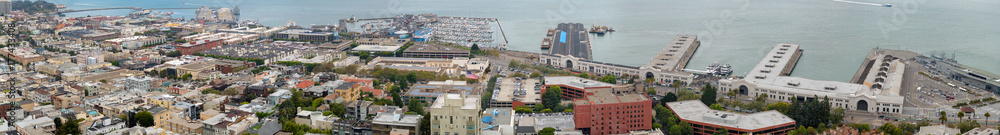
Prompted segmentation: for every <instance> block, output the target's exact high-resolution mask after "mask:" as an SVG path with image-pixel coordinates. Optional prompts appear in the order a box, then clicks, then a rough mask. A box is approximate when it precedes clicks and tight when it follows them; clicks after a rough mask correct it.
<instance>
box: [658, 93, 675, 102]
mask: <svg viewBox="0 0 1000 135" xmlns="http://www.w3.org/2000/svg"><path fill="white" fill-rule="evenodd" d="M674 101H677V94H674V93H673V92H668V93H667V95H666V96H663V99H662V100H661V101H660V102H662V103H667V102H674Z"/></svg>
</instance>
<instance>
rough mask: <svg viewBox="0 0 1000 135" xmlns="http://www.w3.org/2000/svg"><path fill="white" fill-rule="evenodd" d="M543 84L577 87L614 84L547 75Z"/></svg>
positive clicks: (575, 77) (609, 85) (574, 77)
mask: <svg viewBox="0 0 1000 135" xmlns="http://www.w3.org/2000/svg"><path fill="white" fill-rule="evenodd" d="M545 85H566V86H572V87H576V88H579V89H585V88H592V87H611V86H615V85H614V84H610V83H605V82H601V81H596V80H590V79H586V78H580V77H577V76H549V77H545Z"/></svg>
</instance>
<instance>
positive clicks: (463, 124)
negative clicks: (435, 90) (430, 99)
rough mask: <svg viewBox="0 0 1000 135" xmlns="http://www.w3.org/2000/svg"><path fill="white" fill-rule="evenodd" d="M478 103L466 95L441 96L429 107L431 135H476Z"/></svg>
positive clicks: (450, 94)
mask: <svg viewBox="0 0 1000 135" xmlns="http://www.w3.org/2000/svg"><path fill="white" fill-rule="evenodd" d="M479 109H480V101H479V98H478V97H476V96H471V97H470V96H467V95H466V94H453V93H449V94H442V95H440V96H439V97H438V98H437V100H436V101H434V104H432V105H431V107H430V112H431V122H430V123H431V134H436V135H456V134H457V135H478V134H479V130H480V128H479V127H480V121H481V120H482V119H481V118H482V116H479Z"/></svg>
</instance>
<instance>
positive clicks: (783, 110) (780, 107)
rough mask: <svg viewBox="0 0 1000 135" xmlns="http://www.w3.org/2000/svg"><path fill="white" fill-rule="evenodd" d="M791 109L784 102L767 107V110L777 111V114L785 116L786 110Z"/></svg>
mask: <svg viewBox="0 0 1000 135" xmlns="http://www.w3.org/2000/svg"><path fill="white" fill-rule="evenodd" d="M791 108H792V106H791V105H789V104H788V103H785V102H777V103H773V104H769V105H767V110H777V111H778V112H781V114H785V115H788V110H790V109H791Z"/></svg>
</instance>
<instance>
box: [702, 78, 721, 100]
mask: <svg viewBox="0 0 1000 135" xmlns="http://www.w3.org/2000/svg"><path fill="white" fill-rule="evenodd" d="M716 92H718V90H717V89H715V87H712V85H711V84H707V83H706V84H705V87H702V88H701V102H702V103H705V104H706V105H711V104H715V103H716V100H715V97H716Z"/></svg>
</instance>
